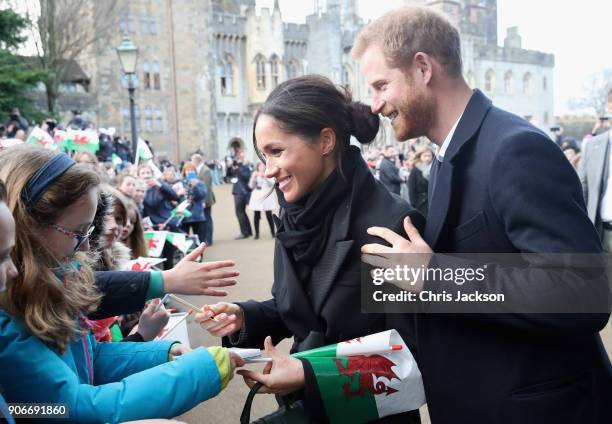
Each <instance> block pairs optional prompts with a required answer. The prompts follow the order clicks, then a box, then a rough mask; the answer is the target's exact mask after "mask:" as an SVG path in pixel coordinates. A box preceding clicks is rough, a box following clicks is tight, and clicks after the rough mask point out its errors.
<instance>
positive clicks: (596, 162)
mask: <svg viewBox="0 0 612 424" xmlns="http://www.w3.org/2000/svg"><path fill="white" fill-rule="evenodd" d="M460 45H461V43H460V39H459V34H458V32H457V30H456V29H455V28H454V27H453V26H452V25H451V24H450V23H449V22H448V21H447V20H446V19H445V18H443V17H441V16H440V15H438V14H437V13H435V12H432V11H430V10H427V9H422V8H415V7H405V8H401V9H398V10H396V11H393V12H390V13H387V14H385V15H383V16H382V17H380V18H379V19H377V20H375V21H373V22H372V23H370V24H369V25H367V26H366V27H365V28H364V29H363V30H362V31H361V32H360V33H359V34H358V35H357V38H356V39H355V43H354V46H353V50H352V52H351V54H352V56H353V57H354V58H355V59H358V60H359V61H360V63H361V72H362V73H363V77H364V78H365V80H366V81H367V83H368V84H369V86H370V87H371V89H372V94H373V103H372V105H365V104H363V103H360V102H357V101H354V100H353V99H352V98H351V94H350V93H349V92H347V91H346V90H344V89H341V88H338V87H337V86H336V85H334V84H333V83H332V81H330V80H329V79H328V78H326V77H322V76H316V75H306V76H302V77H297V78H293V79H289V80H287V81H285V82H282V83H281V84H279V85H278V86H277V87H276V88H275V89H274V90H272V92H271V93H270V95H269V96H268V98H267V99H266V101H265V102H264V103H263V104H262V105H261V107H260V108H259V110H258V111H257V112H256V114H255V117H254V128H253V149H254V151H255V152H256V155H257V157H258V158H259V159H260V160H261V162H262V163H261V164H257V166H254V165H253V164H251V163H249V161H248V160H247V157H246V149H245V145H244V141H243V140H241V139H239V138H236V139H233V140H231V141H230V148H231V152H230V154H229V155H228V158H227V160H226V161H225V164H226V171H227V172H226V177H227V182H231V183H232V195H233V198H234V206H235V213H236V218H237V222H238V225H237V226H238V228H239V235H238V236H237V238H238V239H248V238H250V237H252V236H254V238H255V239H258V238H260V236H261V233H260V221H261V215H262V212H263V213H264V214H265V215H266V220H267V222H268V225H269V229H270V233H271V236H272V237H274V238H275V239H276V240H275V248H274V270H273V271H274V281H273V285H272V291H271V298H270V299H268V300H266V301H259V300H249V301H246V302H231V301H229V302H218V303H214V304H211V305H206V307H203V308H201V309H200V310H199V311H197V312H198V313H197V314H196V315H195V321H196V322H197V323H199V325H200V326H201V327H202V331H207V332H209V333H210V334H211V335H213V336H215V337H220V338H221V340H220V345H221V346H213V347H207V348H206V347H196V348H195V349H193V350H191V349H189V348H187V347H186V346H184V345H183V344H181V343H180V342H176V341H173V340H165V339H162V340H156V335H157V334H159V331H160V330H161V329H162V328H163V326H164V325H165V324H166V323H167V322H168V311H166V310H165V308H164V306H163V303H162V302H161V301H160V298H162V297H163V296H164V295H166V294H171V293H178V294H189V295H209V296H225V295H227V293H226V292H225V291H223V287H227V286H232V285H234V284H236V283H237V281H236V279H237V276H238V275H239V272H238V271H237V270H235V269H234V267H235V265H236V264H235V263H234V262H232V261H231V260H227V261H218V262H206V261H204V255H205V249H206V246H210V245H212V244H213V225H212V224H213V221H212V213H211V208H212V207H213V206H214V204H215V201H216V199H215V195H214V185H215V181H217V182H219V176H220V175H221V174H219V173H218V172H217V171H219V170H218V169H217V171H215V166H214V164H213V166H212V167H209V166H208V164H207V163H205V161H204V158H203V156H202V154H201V153H199V152H195V153H194V154H192V155H191V156H190V158H189V159H188V160H186V161H185V162H183V163H181V164H180V165H178V166H177V165H175V164H172V163H170V162H168V161H157V160H153V159H151V158H148V159H146V160H144V159H143V160H139V159H140V158H133V159H136V160H135V162H139V163H138V164H135V163H131V161H130V158H129V157H121V154H122V153H120V151H119V150H120V149H119V148H117V147H120V146H113V145H111V146H110V147H109V146H107V147H109V148H108V149H105V150H104V151H105V153H104V155H107V156H104V157H100V156H99V155H100V154H98V155H96V154H94V153H92V152H88V151H81V150H79V151H76V152H72V153H70V154H67V153H65V152H61V151H54V150H51V149H46V148H42V147H40V146H32V145H27V144H23V145H21V144H19V143H18V144H17V145H11V146H10V147H6V146H5V148H4V149H3V150H2V151H1V152H0V181H1V182H0V293H1V295H0V361H1V362H0V363H1V364H2V373H1V374H0V394H1V395H2V396H1V397H0V414H1V415H3V416H4V418H5V419H7V420H8V421H9V422H13V419H12V418H11V416H10V415H11V414H10V412H9V410H8V407H7V405H6V404H7V403H8V404H17V403H47V404H66V405H67V406H68V408H69V413H70V419H71V420H73V421H77V422H125V421H130V420H144V419H152V418H172V417H175V416H177V415H180V414H182V413H183V412H185V411H187V410H189V409H191V408H193V407H194V406H196V405H198V404H199V403H200V402H203V401H205V400H207V399H209V398H211V397H213V396H215V395H217V394H218V393H219V392H220V391H221V390H223V389H224V388H225V387H226V386H227V385H228V383H229V381H230V379H231V378H232V376H233V374H234V372H235V370H236V369H237V368H240V367H242V366H243V365H244V364H245V361H244V359H243V358H242V357H241V356H240V355H239V354H237V353H236V351H233V350H230V349H228V348H259V349H261V348H263V350H264V354H266V355H267V356H268V357H269V359H270V361H269V362H268V363H267V364H266V365H265V367H264V369H263V371H261V372H258V371H256V370H253V369H248V370H247V369H240V370H238V371H236V372H237V373H239V374H241V375H242V376H243V378H244V380H245V382H246V383H247V385H248V386H249V387H251V388H253V390H254V391H257V392H258V393H273V394H275V395H277V396H279V399H283V402H284V404H287V403H286V402H290V403H289V404H290V405H291V408H288V409H282V410H279V411H278V412H277V414H280V417H281V419H283V415H282V414H285V413H286V414H290V415H291V416H292V417H294V419H295V417H299V420H300V422H332V423H342V422H345V421H343V417H344V416H345V414H346V413H347V411H346V410H343V408H339V407H338V405H343V402H347V401H348V400H349V399H350V398H351V397H354V396H374V395H381V396H383V397H384V399H387V400H386V401H384V402H383V401H381V402H378V400H377V401H375V400H374V399H373V398H372V397H370V398H367V399H368V400H367V401H366V400H365V399H366V398H365V397H364V398H363V399H364V401H363V402H361V406H362V407H363V409H360V413H359V414H357V415H354V417H355V418H354V419H353V420H354V422H380V423H397V422H402V423H406V422H408V423H419V422H420V415H419V409H418V408H419V406H421V405H422V404H423V402H425V401H426V402H427V405H428V411H429V415H430V417H431V422H432V423H433V424H445V423H509V422H513V423H514V422H521V423H553V422H564V423H576V424H577V423H589V424H590V423H592V424H599V423H604V422H612V408H611V404H610V402H609V400H610V399H611V398H612V366H611V364H610V361H609V359H608V356H607V354H606V351H605V348H604V347H603V345H602V342H601V338H600V336H599V331H600V330H601V329H602V328H603V327H604V326H605V325H606V324H607V322H608V320H609V317H610V313H609V311H608V312H605V311H592V312H593V313H589V314H531V313H530V314H527V313H495V314H485V313H475V314H427V313H422V314H414V313H383V312H381V313H364V312H363V311H362V309H361V295H362V293H361V290H362V267H363V264H364V263H365V264H369V265H371V266H375V267H376V266H380V265H379V264H380V263H381V262H380V261H381V260H387V259H389V258H390V257H392V256H393V255H394V254H414V255H417V257H418V258H424V259H419V260H422V261H424V262H423V263H422V264H421V266H423V267H427V266H430V265H431V263H430V262H429V260H431V258H432V257H433V254H434V252H436V253H443V254H466V253H483V252H495V253H505V254H516V255H523V254H527V253H567V254H569V253H580V254H585V253H587V254H594V255H597V254H601V253H602V252H604V249H606V250H605V251H607V252H610V251H611V250H612V210H611V208H610V205H612V202H611V200H612V189H610V188H609V187H612V174H611V173H610V172H609V169H608V168H609V165H608V164H609V163H610V160H609V159H608V160H605V159H607V158H609V157H611V156H612V152H611V151H610V149H609V148H608V147H607V146H609V144H610V143H609V140H611V138H610V137H611V136H610V134H612V132H610V131H607V132H604V133H602V134H599V135H597V136H596V137H594V138H593V139H592V140H589V141H588V142H586V144H583V146H582V149H583V156H582V159H581V161H582V163H581V165H580V166H581V168H580V178H578V175H577V174H576V172H575V170H574V168H573V167H572V166H571V165H570V163H569V162H568V160H567V159H566V157H567V153H565V154H566V156H564V154H563V152H565V151H566V150H567V149H564V151H563V152H562V150H561V149H560V148H559V146H557V145H555V143H553V142H552V141H551V140H550V138H549V137H547V136H546V135H545V134H544V133H543V132H541V131H539V130H538V129H536V128H535V127H533V126H532V125H531V124H530V123H528V122H527V121H525V120H523V119H521V118H519V117H517V116H515V115H512V114H510V113H508V112H505V111H503V110H501V109H498V108H496V107H495V106H493V105H492V102H491V101H490V100H489V99H488V98H487V97H486V96H485V95H484V94H483V93H482V92H480V91H479V90H472V89H471V88H470V87H469V86H468V85H467V83H466V82H465V80H464V79H463V77H462V69H461V66H462V65H461V51H460ZM608 100H609V108H610V111H611V112H612V92H611V93H610V95H609V98H608ZM380 115H382V116H384V117H387V118H389V119H390V120H391V123H392V127H393V131H394V134H395V137H396V138H397V139H398V140H400V141H403V140H411V141H409V142H407V144H403V145H402V149H403V150H402V154H398V153H397V148H396V147H394V146H386V147H385V149H384V151H382V152H381V151H378V150H376V149H373V148H371V149H369V148H368V147H366V146H367V145H368V144H370V143H371V142H372V141H373V140H374V139H375V137H376V135H377V133H378V131H379V126H380ZM81 124H82V122H81ZM15 125H17V124H15ZM45 131H53V129H50V128H49V127H47V128H45ZM353 138H354V139H356V140H357V141H358V142H359V143H360V144H361V146H362V150H360V148H358V147H357V146H355V145H354V144H352V143H351V139H353ZM120 144H123V143H120ZM128 147H129V146H128ZM561 147H562V146H561ZM100 150H102V148H100ZM100 150H98V152H99V151H100ZM129 151H131V150H130V149H129V148H128V149H127V150H125V152H124V153H125V154H127V152H129ZM606 155H607V156H606ZM113 156H117V157H119V160H117V161H116V162H113ZM109 158H110V159H111V160H110V161H109V160H108V159H109ZM215 172H217V175H216V176H215ZM580 182H582V189H581V184H580ZM608 182H609V183H610V184H608ZM247 207H248V208H250V209H252V211H253V219H254V221H253V223H254V228H253V226H251V222H250V219H249V216H248V214H247V212H246V210H247ZM147 230H148V231H149V232H160V231H168V232H171V233H181V234H184V235H186V236H189V237H191V238H192V239H193V240H194V242H195V243H194V246H195V247H194V249H193V250H192V251H186V252H185V254H184V257H180V255H177V247H176V246H175V245H173V244H172V243H165V244H164V247H163V251H162V253H161V256H162V257H163V258H164V259H165V261H164V262H163V263H162V264H161V265H160V267H161V268H163V270H149V271H134V270H132V271H124V269H125V267H124V265H125V263H126V262H128V261H130V260H131V259H135V258H138V257H141V256H144V255H147V254H148V250H149V248H150V246H149V245H148V244H147V243H146V241H145V232H146V231H147ZM241 243H242V242H241ZM602 244H603V247H602ZM227 254H228V256H231V252H227ZM523 265H524V269H523V271H525V272H526V274H525V275H528V277H529V276H530V278H532V279H534V278H535V279H537V281H535V280H530V281H529V282H530V283H533V284H527V285H525V284H522V285H520V286H518V287H519V291H521V293H522V295H523V296H526V297H527V298H528V299H529V301H530V302H534V303H536V304H537V303H538V302H542V301H543V298H544V297H545V296H546V295H548V294H550V293H551V292H555V291H556V290H564V289H566V287H565V285H564V284H559V280H557V279H555V278H552V277H550V275H551V274H546V275H542V274H541V273H537V272H535V271H537V270H538V269H537V266H538V264H536V263H532V262H529V260H528V259H525V262H524V263H523ZM530 271H534V272H533V273H531V274H529V272H530ZM559 272H561V273H562V274H563V276H565V277H566V276H567V275H566V274H567V273H571V271H569V270H561V271H559ZM554 275H560V274H554ZM564 281H565V280H564ZM439 283H440V282H439V281H435V282H432V283H431V284H432V285H430V286H427V285H426V284H427V283H424V282H421V284H416V285H414V287H411V288H410V289H409V290H412V291H413V292H419V291H424V290H436V288H438V287H439ZM451 287H452V286H451ZM483 287H484V285H483ZM597 288H598V287H588V289H593V290H596V289H597ZM483 289H484V288H483ZM575 289H576V290H573V288H570V291H572V293H574V294H576V293H577V294H576V295H577V296H580V290H579V288H575ZM580 289H584V288H583V287H580ZM454 290H458V288H454ZM579 300H580V299H576V302H579ZM506 312H507V311H506ZM391 329H393V330H396V331H397V333H398V334H399V335H400V336H401V340H402V341H403V342H404V343H405V345H404V344H402V345H399V348H398V349H399V350H401V349H402V348H404V346H405V347H407V349H409V351H410V352H411V353H412V355H413V356H414V363H413V364H412V366H413V367H415V368H417V369H418V373H417V375H418V376H419V378H418V379H417V380H415V381H411V382H410V384H411V385H408V386H402V388H403V389H406V388H407V391H408V392H409V391H410V390H411V388H413V389H414V391H415V392H418V388H424V389H423V390H424V394H425V398H424V399H418V398H417V399H414V398H412V397H411V393H408V392H407V391H406V390H403V391H399V390H397V389H393V388H390V386H386V385H385V384H390V383H389V382H390V381H391V380H393V379H399V377H398V376H397V375H396V374H395V373H394V372H393V371H391V366H390V365H389V364H388V363H384V359H382V361H383V362H382V363H383V364H386V366H387V367H388V368H389V370H390V371H389V372H387V374H385V376H386V377H384V381H382V380H381V381H378V380H376V381H366V380H367V378H363V379H362V378H361V377H362V374H363V375H364V376H368V375H371V376H372V377H373V378H374V376H375V374H374V372H375V371H374V370H375V369H377V368H376V367H377V366H378V367H380V366H381V365H380V364H381V362H376V363H375V361H374V360H372V361H368V360H367V359H364V357H363V356H359V357H358V358H356V359H357V360H355V361H354V362H353V363H352V364H351V366H352V367H353V369H354V370H355V374H351V375H350V376H349V377H347V375H346V373H345V371H346V369H348V362H346V361H347V360H349V359H350V358H353V359H355V358H354V357H349V358H347V357H344V356H341V357H332V358H325V357H313V358H309V357H305V356H302V357H296V356H288V355H284V354H282V353H280V352H279V351H277V350H276V348H275V347H274V345H275V344H277V343H278V342H280V341H281V340H283V339H286V338H292V339H293V345H292V348H291V353H292V354H295V355H297V354H299V353H303V352H305V351H309V350H311V349H318V348H322V347H325V346H328V345H332V346H335V345H336V344H338V343H340V342H343V341H347V340H352V341H355V343H356V344H357V343H360V340H361V338H362V337H364V336H367V335H371V334H374V333H379V332H383V331H386V330H391ZM396 346H398V345H394V346H387V347H388V348H389V349H390V350H393V349H395V347H396ZM374 356H380V355H374ZM411 357H412V356H411ZM377 360H378V361H381V359H380V357H379V358H377ZM345 366H346V368H343V367H345ZM357 374H359V376H360V377H359V378H358V379H356V378H355V376H356V375H357ZM347 378H350V379H351V381H354V382H355V384H357V383H358V384H362V383H363V387H359V388H358V389H359V390H357V391H351V388H350V387H348V386H350V385H351V383H350V382H347ZM376 378H378V377H376ZM357 380H359V381H358V382H357ZM364 382H365V383H364ZM381 383H382V385H381ZM353 388H354V387H353ZM383 388H385V389H386V390H387V391H386V392H385V393H383ZM387 396H391V397H390V398H387ZM388 399H393V400H392V401H390V400H388ZM368 402H369V403H368ZM368 405H369V406H371V405H374V407H373V408H371V409H367V408H366V406H368ZM345 409H346V408H345ZM288 411H290V412H288ZM277 416H278V415H277ZM285 418H287V419H289V418H288V416H287V417H285Z"/></svg>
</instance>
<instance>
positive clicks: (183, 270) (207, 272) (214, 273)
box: [162, 243, 240, 296]
mask: <svg viewBox="0 0 612 424" xmlns="http://www.w3.org/2000/svg"><path fill="white" fill-rule="evenodd" d="M204 249H206V245H205V244H204V243H202V244H201V245H199V246H198V247H197V248H195V249H194V251H193V252H191V253H190V254H188V255H186V256H185V257H184V258H183V259H182V260H181V261H180V262H179V263H178V264H176V265H175V267H174V268H172V269H169V270H167V271H163V273H162V276H163V279H164V292H166V293H178V294H198V295H202V294H204V295H207V296H226V295H227V292H226V291H224V290H215V289H214V288H212V287H228V286H233V285H235V284H236V280H235V279H234V278H235V277H237V276H238V275H240V272H238V271H236V270H231V271H230V270H224V269H222V268H228V267H232V266H235V265H236V264H235V263H234V262H232V261H217V262H198V258H199V257H200V255H202V253H203V252H204Z"/></svg>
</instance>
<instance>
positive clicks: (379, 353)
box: [292, 330, 425, 424]
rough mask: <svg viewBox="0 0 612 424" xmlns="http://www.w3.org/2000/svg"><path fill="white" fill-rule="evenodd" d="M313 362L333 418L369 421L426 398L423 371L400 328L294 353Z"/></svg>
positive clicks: (411, 407)
mask: <svg viewBox="0 0 612 424" xmlns="http://www.w3.org/2000/svg"><path fill="white" fill-rule="evenodd" d="M292 356H294V357H296V358H304V359H306V360H307V361H308V362H310V364H311V366H312V368H313V371H314V374H315V376H316V379H317V383H318V386H319V390H320V391H321V398H322V399H323V403H324V405H325V410H326V412H327V417H328V418H329V421H330V423H332V424H333V423H347V422H348V423H364V422H369V421H373V420H376V419H379V418H382V417H385V416H388V415H394V414H399V413H401V412H406V411H412V410H415V409H418V408H419V407H420V406H421V405H423V404H424V403H425V390H424V388H423V379H422V377H421V372H420V371H419V368H418V367H417V364H416V362H415V360H414V357H413V356H412V353H411V352H410V350H408V347H407V346H406V344H405V343H404V341H403V340H402V338H401V337H400V335H399V334H398V333H397V331H395V330H388V331H384V332H382V333H376V334H371V335H369V336H365V337H359V338H356V339H353V340H349V341H346V342H342V343H338V344H334V345H330V346H325V347H321V348H317V349H313V350H307V351H304V352H299V353H295V354H293V355H292Z"/></svg>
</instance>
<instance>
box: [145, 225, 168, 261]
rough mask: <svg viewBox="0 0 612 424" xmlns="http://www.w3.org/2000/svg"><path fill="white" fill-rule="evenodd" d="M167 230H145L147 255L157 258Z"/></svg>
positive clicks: (160, 252) (162, 246) (164, 242)
mask: <svg viewBox="0 0 612 424" xmlns="http://www.w3.org/2000/svg"><path fill="white" fill-rule="evenodd" d="M167 234H168V231H145V233H144V238H145V241H146V242H147V244H146V248H147V256H149V257H153V258H159V257H160V256H161V254H162V250H164V244H166V236H167Z"/></svg>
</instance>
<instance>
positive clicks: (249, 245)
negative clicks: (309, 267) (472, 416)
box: [179, 185, 612, 424]
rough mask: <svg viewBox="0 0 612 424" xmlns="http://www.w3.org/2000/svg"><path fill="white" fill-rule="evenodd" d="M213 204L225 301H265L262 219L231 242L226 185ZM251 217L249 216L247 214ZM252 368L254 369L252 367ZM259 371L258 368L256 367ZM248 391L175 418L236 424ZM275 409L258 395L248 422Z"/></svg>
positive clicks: (268, 270) (233, 386) (197, 338)
mask: <svg viewBox="0 0 612 424" xmlns="http://www.w3.org/2000/svg"><path fill="white" fill-rule="evenodd" d="M215 194H216V195H217V204H216V205H215V206H214V207H213V219H214V223H215V240H214V241H215V244H214V245H213V246H212V247H210V248H209V249H208V250H207V253H206V255H207V256H206V259H207V260H222V259H232V260H234V261H236V262H237V263H238V269H239V270H240V271H241V274H242V275H241V276H240V279H239V284H238V286H236V287H233V288H230V290H229V291H230V295H229V296H228V297H227V298H226V299H227V300H228V301H240V300H247V299H256V300H265V299H268V298H269V296H270V287H271V285H272V253H273V248H274V241H273V239H272V238H271V237H270V233H269V230H268V225H267V222H266V221H265V218H264V219H263V220H262V222H261V230H262V238H261V239H260V240H253V239H252V238H250V239H246V240H234V237H235V236H237V235H238V223H237V221H236V218H235V215H234V206H233V199H232V196H231V190H230V186H229V185H223V186H216V188H215ZM249 215H250V216H252V213H251V212H249ZM190 300H192V301H193V302H195V303H196V304H204V303H209V302H214V301H216V300H217V298H209V297H206V296H200V297H191V299H190ZM188 328H189V335H190V339H191V342H192V346H199V345H205V346H211V345H215V344H219V339H217V338H215V337H212V336H209V335H208V334H207V333H205V332H204V331H202V330H200V328H199V327H198V326H197V325H193V324H192V323H190V324H189V326H188ZM602 335H603V337H604V343H605V345H606V348H607V349H608V353H611V352H612V325H610V324H608V326H607V327H606V328H605V330H604V331H603V332H602ZM289 347H290V342H289V341H285V342H283V343H282V344H281V349H282V350H284V351H288V350H289ZM253 367H255V366H253ZM257 368H261V366H259V367H257ZM247 393H248V388H247V386H246V385H245V384H244V382H243V381H242V378H241V377H240V376H238V377H237V378H236V379H234V380H232V381H231V382H230V384H229V386H228V388H227V389H226V390H224V391H223V392H222V393H221V394H220V395H219V396H217V397H216V398H215V399H211V400H209V401H207V402H204V403H202V404H200V405H199V406H197V407H196V408H194V409H192V410H191V411H189V412H188V413H186V414H184V415H182V416H181V417H179V419H181V420H183V421H185V422H187V423H194V424H195V423H237V422H238V421H239V418H240V412H241V410H242V406H243V404H244V399H245V398H246V394H247ZM274 409H276V402H275V401H274V398H273V397H272V396H270V395H259V396H257V397H256V398H255V401H254V405H253V410H252V415H251V419H253V418H256V417H260V416H262V415H265V414H267V413H269V412H272V411H273V410H274ZM421 415H422V417H423V418H424V420H423V422H424V424H428V423H429V419H428V416H427V411H426V409H425V408H424V409H423V411H422V414H421Z"/></svg>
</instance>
